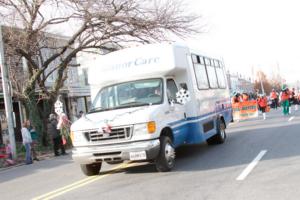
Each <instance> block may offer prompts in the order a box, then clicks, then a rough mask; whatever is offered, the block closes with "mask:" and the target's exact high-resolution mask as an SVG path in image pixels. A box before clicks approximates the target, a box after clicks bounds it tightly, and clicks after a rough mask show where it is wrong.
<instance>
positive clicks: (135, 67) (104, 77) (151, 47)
mask: <svg viewBox="0 0 300 200" xmlns="http://www.w3.org/2000/svg"><path fill="white" fill-rule="evenodd" d="M188 53H189V49H188V48H187V47H186V46H182V45H178V44H174V43H172V44H170V43H160V44H148V45H142V46H138V47H133V48H127V49H122V50H119V51H115V52H112V53H109V54H107V55H104V56H99V57H97V58H95V60H91V61H90V62H89V64H88V65H89V66H90V68H89V83H90V84H91V85H103V84H110V83H115V82H120V81H126V80H132V79H139V78H149V77H162V76H164V75H172V74H174V73H176V72H178V71H182V70H186V55H187V54H188Z"/></svg>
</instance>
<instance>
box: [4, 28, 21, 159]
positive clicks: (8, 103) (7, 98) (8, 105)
mask: <svg viewBox="0 0 300 200" xmlns="http://www.w3.org/2000/svg"><path fill="white" fill-rule="evenodd" d="M4 60H5V59H4V44H3V37H2V26H0V69H1V77H2V88H3V96H4V105H5V114H6V118H7V126H8V134H9V142H10V145H11V148H12V156H13V158H14V159H16V158H17V151H16V141H15V131H14V121H13V109H12V100H11V95H12V94H9V78H8V71H7V67H6V66H5V61H4ZM10 91H11V90H10Z"/></svg>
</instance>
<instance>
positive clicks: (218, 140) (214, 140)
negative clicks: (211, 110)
mask: <svg viewBox="0 0 300 200" xmlns="http://www.w3.org/2000/svg"><path fill="white" fill-rule="evenodd" d="M225 129H226V126H225V123H224V121H223V120H219V121H218V123H217V134H216V135H214V136H212V137H211V138H209V139H207V140H206V142H207V144H209V145H215V144H223V143H224V142H225V139H226V132H225Z"/></svg>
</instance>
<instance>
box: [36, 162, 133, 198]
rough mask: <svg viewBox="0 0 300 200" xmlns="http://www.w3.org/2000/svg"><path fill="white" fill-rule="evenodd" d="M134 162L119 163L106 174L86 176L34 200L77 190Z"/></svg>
mask: <svg viewBox="0 0 300 200" xmlns="http://www.w3.org/2000/svg"><path fill="white" fill-rule="evenodd" d="M133 165H134V163H123V164H121V165H118V166H116V167H114V168H113V169H112V170H110V172H108V173H107V174H104V175H100V176H99V175H98V176H91V177H89V178H85V179H83V180H80V181H77V182H75V183H72V184H70V185H67V186H64V187H62V188H59V189H57V190H54V191H52V192H49V193H47V194H44V195H41V196H39V197H36V198H33V199H32V200H41V199H43V200H49V199H53V198H55V197H58V196H60V195H62V194H65V193H67V192H70V191H72V190H75V189H77V188H80V187H83V186H85V185H88V184H90V183H93V182H95V181H97V180H100V179H103V178H105V177H107V176H109V175H111V174H113V173H114V172H116V171H118V170H121V169H124V168H126V167H130V166H133Z"/></svg>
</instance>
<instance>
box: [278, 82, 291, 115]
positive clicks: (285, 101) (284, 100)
mask: <svg viewBox="0 0 300 200" xmlns="http://www.w3.org/2000/svg"><path fill="white" fill-rule="evenodd" d="M289 98H290V92H289V89H288V88H287V86H286V85H283V86H282V92H281V94H280V103H281V105H282V111H283V115H288V114H289V113H290V112H289V109H290V102H289Z"/></svg>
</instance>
